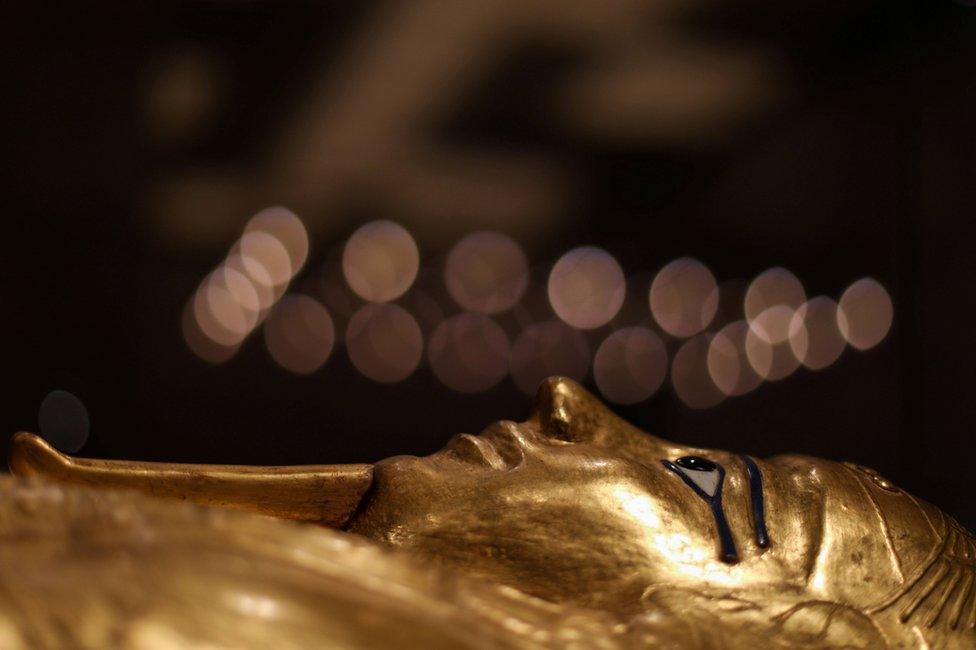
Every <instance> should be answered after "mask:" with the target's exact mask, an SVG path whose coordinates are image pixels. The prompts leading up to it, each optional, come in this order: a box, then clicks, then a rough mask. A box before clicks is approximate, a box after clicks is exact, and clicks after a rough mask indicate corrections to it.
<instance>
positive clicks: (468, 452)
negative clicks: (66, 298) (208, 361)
mask: <svg viewBox="0 0 976 650" xmlns="http://www.w3.org/2000/svg"><path fill="white" fill-rule="evenodd" d="M32 454H33V455H32ZM55 454H56V452H53V450H48V449H46V448H45V447H42V446H41V445H39V444H38V443H37V442H36V441H35V440H34V439H32V438H30V437H25V436H21V437H20V438H18V443H17V444H16V445H15V446H14V449H13V454H12V455H13V461H12V468H13V469H14V471H15V473H20V474H23V473H29V474H33V475H35V476H41V477H46V478H49V479H54V480H68V481H70V482H74V483H84V484H86V487H69V486H63V487H62V486H55V485H53V484H51V483H50V482H46V481H38V480H37V479H35V482H30V483H23V482H15V481H14V480H12V479H11V480H7V481H5V482H4V483H2V484H0V647H3V648H7V647H10V648H18V647H84V648H89V647H91V648H103V647H133V648H147V647H148V648H156V647H181V648H182V647H199V648H234V647H276V648H279V647H280V648H288V647H353V648H360V647H518V648H521V647H587V648H588V647H608V648H623V647H675V648H684V647H689V648H723V647H731V648H767V647H773V648H795V647H803V648H842V647H843V648H885V647H889V648H926V647H928V648H972V647H976V630H974V627H976V584H974V582H976V540H974V539H973V537H972V535H970V534H969V533H968V532H967V531H965V530H964V529H963V528H962V527H961V526H959V524H957V523H956V522H955V521H954V520H952V518H950V517H949V516H947V515H946V514H944V513H943V512H942V511H940V510H939V509H938V508H936V507H934V506H931V505H929V504H927V503H924V502H922V501H920V500H918V499H916V498H914V497H912V496H911V495H909V494H907V493H905V492H903V491H901V490H900V489H898V488H897V487H896V486H894V485H892V484H891V483H890V482H889V481H887V480H885V479H883V478H882V477H880V476H878V475H877V473H876V472H874V471H872V470H870V469H867V468H863V467H859V466H856V465H851V464H845V463H838V462H833V461H827V460H821V459H816V458H810V457H803V456H790V455H785V456H777V457H774V458H769V459H765V460H756V461H755V462H756V464H757V466H758V468H759V470H760V473H761V477H762V488H761V496H762V503H763V507H764V509H765V524H766V528H767V530H768V533H769V540H770V541H769V544H768V545H762V544H760V538H759V536H758V535H757V528H758V524H757V520H758V516H757V511H756V510H755V509H754V504H755V494H756V493H755V491H754V488H755V487H756V484H755V482H754V481H753V482H750V477H749V474H748V467H747V464H746V461H745V459H744V458H743V457H740V456H738V455H735V454H731V453H728V452H724V451H718V450H708V449H698V448H690V447H685V446H682V445H678V444H675V443H671V442H668V441H665V440H662V439H660V438H657V437H654V436H651V435H649V434H647V433H644V432H641V431H639V430H637V429H635V428H634V427H632V426H631V425H629V424H627V423H626V422H624V421H622V420H621V419H619V418H617V417H616V416H615V415H614V414H612V413H611V412H610V411H609V410H608V409H606V407H604V406H603V405H602V404H601V403H600V402H599V401H598V400H596V399H595V398H594V397H593V396H592V395H590V394H589V393H587V392H586V391H585V390H584V389H582V388H581V387H580V386H579V385H577V384H575V383H573V382H571V381H569V380H565V379H551V380H549V381H547V382H546V383H545V384H544V385H543V387H542V388H541V389H540V393H539V397H538V399H537V405H536V408H535V410H534V412H533V414H532V416H531V417H530V418H529V419H528V420H527V421H526V422H523V423H514V422H508V421H503V422H498V423H495V424H493V425H490V426H489V427H488V428H487V429H485V430H484V431H483V432H481V434H479V435H478V436H470V435H467V434H460V435H458V436H455V437H454V438H452V440H451V441H450V442H449V443H448V445H447V447H446V448H445V449H444V450H442V451H440V452H437V453H435V454H433V455H431V456H428V457H424V458H416V457H408V456H399V457H395V458H391V459H387V460H384V461H381V462H380V463H377V464H376V466H375V467H374V468H373V469H372V474H371V478H370V472H369V466H352V467H351V468H350V470H349V472H350V475H354V476H357V477H359V478H358V479H357V481H355V482H353V481H349V482H348V484H347V483H346V482H344V481H341V480H340V481H336V480H335V477H336V476H345V475H346V474H345V472H344V470H343V469H342V466H339V467H327V468H326V469H325V470H324V471H323V476H325V477H326V479H327V480H323V483H322V485H323V486H329V485H337V486H338V487H336V488H335V489H337V490H343V489H345V490H346V492H345V493H344V494H345V496H344V497H343V498H344V499H346V501H343V502H344V503H350V502H353V501H355V502H359V501H360V497H363V495H364V491H365V496H364V498H363V499H362V503H361V504H360V505H359V507H358V508H356V509H355V511H354V513H353V514H352V517H351V519H350V520H349V521H348V522H347V523H346V524H345V529H346V531H345V532H342V531H332V530H327V529H323V528H320V527H315V526H307V525H302V524H296V523H290V522H280V521H274V520H271V519H268V518H264V517H254V516H253V515H248V514H246V513H232V512H227V511H224V510H216V509H210V508H198V507H194V506H190V505H187V504H180V503H173V502H172V501H165V500H161V499H152V498H148V497H145V496H141V495H138V494H136V493H132V492H115V491H111V490H104V489H100V488H99V487H97V486H101V485H105V486H111V487H141V489H142V490H143V491H148V492H151V493H155V494H159V495H167V496H180V497H182V498H186V499H192V500H194V501H198V502H201V503H210V504H213V503H224V502H229V503H233V504H235V505H237V506H243V505H246V503H247V502H248V501H249V500H251V499H254V500H255V501H260V499H261V498H263V499H268V498H271V497H269V496H268V495H267V494H264V492H265V491H266V490H272V491H273V490H277V489H279V488H278V487H275V486H276V485H280V486H281V489H282V493H281V494H280V495H277V496H275V497H273V501H274V503H275V504H276V505H275V507H274V508H269V509H264V510H262V509H261V508H255V509H258V510H262V511H263V512H271V513H278V514H281V515H282V516H291V513H294V512H299V513H304V512H308V511H309V508H310V506H309V505H308V504H310V503H318V501H317V500H316V497H315V496H312V493H311V492H310V491H309V490H310V489H311V488H309V490H306V489H304V488H302V489H298V488H295V487H294V486H292V487H290V488H289V487H287V486H288V485H289V482H288V481H287V480H284V479H283V480H282V481H281V482H280V483H275V481H274V479H273V478H271V477H272V476H273V475H275V474H276V473H278V472H279V471H280V472H282V476H287V475H288V472H295V470H289V469H280V470H279V469H274V468H263V469H261V470H257V473H258V474H259V475H260V476H263V477H265V478H263V479H262V480H263V481H265V482H264V483H261V485H262V487H261V488H260V489H256V488H254V486H253V485H252V484H250V483H249V481H251V478H250V477H251V476H252V474H253V473H254V472H255V470H252V469H242V468H231V467H224V468H219V469H214V468H213V467H212V466H179V465H175V466H174V465H167V466H159V465H153V464H133V463H128V462H121V461H82V460H79V459H68V458H66V457H63V456H60V455H55ZM685 456H698V457H702V458H704V459H707V460H709V461H712V462H714V463H717V464H718V465H719V466H721V467H722V468H723V469H724V477H723V479H722V481H721V486H722V491H721V500H720V502H718V506H717V507H718V510H719V511H720V513H721V514H722V515H723V516H724V517H725V519H726V520H727V522H728V529H729V531H730V534H731V539H732V540H733V541H734V546H735V551H736V552H735V556H734V557H732V558H729V557H725V558H723V556H722V553H721V552H720V551H721V545H720V540H719V536H718V523H717V522H718V519H717V516H718V515H717V514H716V511H715V510H713V508H712V507H710V504H709V503H708V500H707V498H706V497H704V496H702V494H698V493H696V491H695V489H694V488H693V487H691V483H690V482H689V481H688V480H685V479H684V478H682V476H681V475H680V474H679V472H678V471H677V470H675V469H669V468H668V467H667V466H666V465H665V463H663V462H662V461H671V462H672V463H673V462H675V461H677V460H678V459H679V458H682V457H685ZM93 468H97V469H98V471H94V470H93ZM136 468H138V471H137V469H136ZM116 470H118V471H116ZM296 473H297V474H299V475H301V476H303V477H306V476H307V475H312V474H314V473H315V470H313V469H312V468H301V470H300V471H297V472H296ZM116 475H118V476H120V477H122V478H120V479H116V478H114V477H115V476H116ZM196 475H203V476H208V477H210V479H208V480H205V481H201V482H200V483H197V482H195V479H194V478H193V477H194V476H196ZM213 476H219V477H220V480H219V481H216V482H213V481H212V480H211V479H212V477H213ZM81 477H83V478H81ZM303 480H304V479H303ZM370 481H371V485H369V484H370ZM238 483H240V485H243V486H250V487H248V489H239V488H238V487H237V486H238ZM309 484H311V481H309ZM351 484H354V485H355V486H356V488H355V489H348V488H349V485H351ZM149 485H152V489H151V490H150V489H147V487H146V486H149ZM367 485H369V490H368V491H366V486H367ZM321 489H322V490H329V489H332V488H331V487H322V488H321ZM288 490H292V491H293V492H289V491H288ZM229 495H230V496H229ZM289 495H293V496H289ZM259 497H260V498H259ZM319 497H320V498H321V499H327V498H328V495H325V494H322V495H319ZM353 497H354V498H353ZM292 498H295V500H296V501H297V503H298V505H297V506H295V508H294V509H292V507H291V506H290V499H292ZM352 508H355V506H352ZM352 508H350V511H352ZM298 518H302V519H311V520H318V521H326V520H328V518H327V517H298ZM334 519H335V520H336V521H337V520H338V519H341V518H339V517H335V518H334ZM18 644H20V645H18Z"/></svg>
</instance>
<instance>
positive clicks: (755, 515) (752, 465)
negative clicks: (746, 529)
mask: <svg viewBox="0 0 976 650" xmlns="http://www.w3.org/2000/svg"><path fill="white" fill-rule="evenodd" d="M739 460H741V461H742V462H743V463H744V464H745V466H746V471H747V472H748V474H749V495H750V498H751V500H752V523H753V526H755V529H756V544H758V545H759V548H769V532H768V531H767V530H766V500H765V495H764V493H763V476H762V472H761V471H760V470H759V466H758V465H756V461H754V460H753V459H752V457H751V456H746V455H745V454H740V455H739Z"/></svg>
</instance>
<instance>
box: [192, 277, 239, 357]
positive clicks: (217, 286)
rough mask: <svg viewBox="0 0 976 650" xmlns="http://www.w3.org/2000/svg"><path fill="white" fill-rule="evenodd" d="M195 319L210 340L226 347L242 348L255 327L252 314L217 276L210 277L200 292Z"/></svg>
mask: <svg viewBox="0 0 976 650" xmlns="http://www.w3.org/2000/svg"><path fill="white" fill-rule="evenodd" d="M193 316H194V318H195V319H196V322H197V327H199V329H200V331H201V332H203V334H205V335H206V336H207V338H209V339H210V340H212V341H213V342H214V343H217V344H219V345H223V346H226V347H231V346H235V345H239V344H240V343H241V341H243V340H244V337H246V336H247V334H248V332H249V331H250V326H251V325H252V324H253V323H252V318H251V314H250V313H249V312H248V310H247V309H246V308H244V307H242V306H241V304H240V303H239V302H237V299H236V298H235V297H234V294H233V293H231V292H230V290H229V289H228V288H227V287H226V286H225V285H224V283H223V281H222V280H221V279H220V278H219V277H218V276H217V274H216V273H212V274H210V275H208V276H207V277H206V279H204V281H203V284H201V285H200V287H199V288H198V289H197V292H196V294H195V295H194V297H193Z"/></svg>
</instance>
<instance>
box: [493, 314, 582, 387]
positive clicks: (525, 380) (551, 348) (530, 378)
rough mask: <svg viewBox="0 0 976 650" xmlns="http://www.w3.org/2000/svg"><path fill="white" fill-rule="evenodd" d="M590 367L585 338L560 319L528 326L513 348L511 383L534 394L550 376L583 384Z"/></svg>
mask: <svg viewBox="0 0 976 650" xmlns="http://www.w3.org/2000/svg"><path fill="white" fill-rule="evenodd" d="M589 368H590V348H589V346H588V345H587V343H586V338H585V337H584V336H583V334H582V333H581V332H579V331H577V330H574V329H573V328H572V327H569V326H568V325H566V324H565V323H563V322H562V321H559V320H548V321H543V322H541V323H534V324H532V325H529V326H528V327H526V328H525V329H524V330H522V333H521V334H519V336H518V338H516V339H515V343H514V344H513V345H512V362H511V373H512V380H513V381H514V382H515V385H516V386H518V388H519V390H521V391H522V392H523V393H525V394H527V395H534V394H535V392H536V389H538V388H539V384H541V383H542V381H543V380H544V379H546V378H547V377H552V376H553V375H562V376H564V377H570V378H571V379H575V380H577V381H582V380H583V379H584V378H585V377H586V372H587V370H589Z"/></svg>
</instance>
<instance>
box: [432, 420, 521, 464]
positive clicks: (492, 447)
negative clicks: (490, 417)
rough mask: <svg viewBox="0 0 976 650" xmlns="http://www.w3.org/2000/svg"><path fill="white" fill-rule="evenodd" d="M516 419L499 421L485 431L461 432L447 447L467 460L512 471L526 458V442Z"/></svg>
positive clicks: (459, 457) (461, 458)
mask: <svg viewBox="0 0 976 650" xmlns="http://www.w3.org/2000/svg"><path fill="white" fill-rule="evenodd" d="M517 426H518V425H516V424H515V423H512V422H496V423H494V424H492V425H491V426H489V427H488V428H486V429H485V430H484V431H482V432H481V434H479V435H477V436H473V435H471V434H469V433H459V434H457V435H455V436H454V437H453V438H451V439H450V441H448V443H447V446H446V447H445V450H447V451H449V452H451V453H452V454H453V455H454V456H455V457H457V458H458V459H460V460H461V461H463V462H467V463H472V464H475V465H481V466H484V467H490V468H491V469H495V470H508V469H513V468H514V467H516V466H518V465H519V464H520V463H521V462H522V460H523V458H524V457H525V443H524V441H523V440H522V436H521V434H520V433H519V432H518V430H517Z"/></svg>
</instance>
